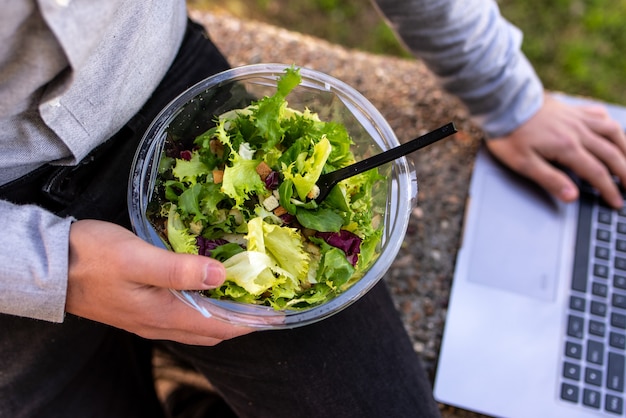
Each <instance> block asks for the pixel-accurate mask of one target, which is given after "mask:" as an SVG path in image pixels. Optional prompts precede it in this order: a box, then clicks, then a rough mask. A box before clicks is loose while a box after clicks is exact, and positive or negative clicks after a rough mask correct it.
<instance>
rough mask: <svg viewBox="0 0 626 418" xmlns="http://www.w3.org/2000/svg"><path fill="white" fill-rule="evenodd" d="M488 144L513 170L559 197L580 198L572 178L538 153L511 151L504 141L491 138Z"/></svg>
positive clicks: (567, 200) (567, 198)
mask: <svg viewBox="0 0 626 418" xmlns="http://www.w3.org/2000/svg"><path fill="white" fill-rule="evenodd" d="M487 145H488V147H489V150H490V151H491V152H492V153H493V154H494V155H495V156H496V157H498V158H499V159H500V160H501V161H502V162H503V163H505V164H506V165H508V166H509V167H510V168H511V169H512V170H513V171H515V172H517V173H518V174H520V175H522V176H524V177H527V178H529V179H530V180H532V181H534V182H536V183H537V184H538V185H539V186H541V187H543V188H544V189H545V190H546V191H547V192H548V193H550V194H551V195H553V196H555V197H556V198H557V199H559V200H562V201H564V202H572V201H574V200H576V199H577V198H578V188H577V187H576V184H575V183H574V182H573V181H572V179H571V178H570V177H569V176H567V174H565V173H564V172H563V171H562V170H560V169H558V168H556V167H554V166H553V165H552V164H549V163H548V162H547V161H546V160H545V159H543V158H542V157H541V156H539V155H538V154H535V153H511V152H510V150H509V149H508V145H507V144H506V142H504V141H500V142H499V141H498V140H491V141H488V142H487Z"/></svg>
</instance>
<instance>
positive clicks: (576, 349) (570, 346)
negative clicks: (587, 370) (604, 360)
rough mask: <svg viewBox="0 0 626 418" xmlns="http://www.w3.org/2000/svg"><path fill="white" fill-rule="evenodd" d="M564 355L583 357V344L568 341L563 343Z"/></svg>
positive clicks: (576, 357)
mask: <svg viewBox="0 0 626 418" xmlns="http://www.w3.org/2000/svg"><path fill="white" fill-rule="evenodd" d="M565 355H566V356H567V357H571V358H575V359H578V360H580V359H581V358H583V346H582V345H581V344H578V343H573V342H571V341H568V342H566V343H565Z"/></svg>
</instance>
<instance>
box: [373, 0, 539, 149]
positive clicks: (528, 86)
mask: <svg viewBox="0 0 626 418" xmlns="http://www.w3.org/2000/svg"><path fill="white" fill-rule="evenodd" d="M375 2H376V4H377V6H378V8H379V9H380V11H381V13H382V14H383V15H384V16H385V17H386V18H387V20H388V22H389V23H390V25H391V27H392V28H393V29H394V30H395V31H396V32H397V34H398V35H399V37H400V38H401V39H402V40H403V42H404V43H405V45H406V46H407V48H408V49H409V50H410V51H411V52H412V53H414V54H415V55H416V56H418V57H419V58H420V59H422V60H423V61H424V63H425V64H426V65H427V66H428V67H429V68H430V70H431V71H432V72H433V73H434V74H436V75H437V76H438V77H439V79H440V80H441V83H442V86H443V87H444V88H445V89H446V90H447V91H449V92H450V93H452V94H454V95H455V96H457V97H459V98H460V99H461V100H462V101H463V103H464V104H465V105H466V106H467V107H468V109H469V111H470V113H471V115H472V116H473V118H474V119H475V121H476V122H477V123H478V124H479V125H480V126H481V127H482V128H483V129H484V131H485V133H486V134H487V136H489V137H496V136H500V135H504V134H507V133H509V132H511V131H512V130H514V129H515V128H517V127H518V126H519V125H521V124H522V123H524V122H525V121H526V120H528V119H529V118H530V117H531V116H532V115H533V114H534V113H535V112H537V110H539V108H540V107H541V105H542V103H543V86H542V84H541V82H540V80H539V78H538V77H537V75H536V73H535V71H534V70H533V68H532V66H531V65H530V63H529V62H528V60H527V59H526V57H525V56H524V54H523V53H522V52H521V49H520V47H521V43H522V33H521V32H520V31H519V30H518V29H517V28H516V27H514V26H513V25H511V24H510V23H509V22H508V21H506V20H505V19H504V18H503V17H502V16H501V15H500V11H499V9H498V6H497V4H496V2H495V1H493V0H375Z"/></svg>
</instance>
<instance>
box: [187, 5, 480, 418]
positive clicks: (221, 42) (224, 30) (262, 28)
mask: <svg viewBox="0 0 626 418" xmlns="http://www.w3.org/2000/svg"><path fill="white" fill-rule="evenodd" d="M191 16H192V17H193V18H194V19H195V20H196V21H198V22H200V23H202V24H203V25H204V26H205V27H206V28H207V30H208V31H209V33H210V35H211V38H212V39H213V41H214V42H215V43H216V44H217V45H218V47H219V48H220V49H221V50H222V52H223V53H224V55H225V56H226V57H227V58H228V59H229V61H230V63H231V65H232V66H239V65H245V64H254V63H269V62H274V63H284V64H295V65H297V66H302V67H309V68H313V69H316V70H319V71H322V72H325V73H327V74H330V75H332V76H334V77H336V78H338V79H340V80H343V81H344V82H346V83H348V84H349V85H351V86H353V87H355V88H356V89H357V90H359V91H360V92H361V93H362V94H363V95H364V96H365V97H367V98H368V99H369V100H370V101H371V102H372V103H373V104H374V105H375V106H376V107H377V108H378V109H379V110H380V112H381V113H382V114H383V116H385V117H386V119H387V121H388V122H389V124H390V125H391V127H392V128H393V129H394V131H395V132H396V135H397V137H398V139H399V140H400V141H401V142H403V141H406V140H409V139H411V138H414V137H416V136H418V135H420V134H423V133H425V132H427V131H429V130H432V129H435V128H437V127H439V126H441V125H444V124H446V123H448V122H451V121H452V122H454V123H455V125H456V126H457V129H458V130H459V133H457V134H456V135H455V136H454V137H451V138H448V139H445V140H443V141H441V142H438V143H436V144H434V145H431V146H430V147H428V148H425V149H423V150H421V151H419V152H417V153H414V154H413V155H412V157H411V158H412V159H413V161H414V163H415V168H416V173H417V177H418V185H419V192H418V203H417V205H416V206H415V208H414V209H413V212H412V216H411V219H410V224H409V227H408V230H407V233H406V238H405V239H404V242H403V246H402V249H401V250H400V253H399V254H398V256H397V258H396V260H395V261H394V263H393V265H392V267H391V269H390V271H389V274H388V275H387V277H386V279H385V280H387V282H388V283H389V285H390V287H391V289H392V291H393V296H394V298H395V302H396V304H397V307H398V309H399V311H400V312H401V315H402V318H403V320H404V324H405V326H406V329H407V331H408V332H409V334H410V336H411V339H412V341H413V346H414V348H415V351H416V352H417V353H419V355H420V356H421V357H422V359H423V361H424V365H425V367H426V369H427V371H428V373H429V375H430V376H431V378H432V377H433V376H434V371H435V368H436V362H437V354H438V352H439V346H440V342H441V336H442V333H443V326H444V322H445V316H446V311H447V305H448V298H449V291H450V283H451V281H452V274H453V269H454V263H455V258H456V252H457V249H458V246H459V243H460V237H461V226H462V220H463V212H464V206H465V199H466V197H467V190H468V185H469V179H470V175H471V169H472V165H473V161H474V156H475V152H476V150H477V147H478V145H479V144H480V141H481V132H480V130H479V129H477V128H476V126H475V125H473V124H472V123H471V122H470V120H469V119H468V115H467V112H466V111H465V109H464V108H463V107H462V106H461V105H460V103H459V102H458V101H457V100H456V99H455V98H454V97H452V96H450V95H448V94H446V93H445V92H443V91H442V90H441V89H440V88H439V86H438V85H437V82H436V80H435V79H434V77H433V76H432V75H431V74H430V73H429V72H428V70H427V69H426V68H425V67H424V65H423V64H422V63H421V62H419V61H415V60H406V59H399V58H395V57H389V56H380V55H372V54H368V53H363V52H359V51H354V50H348V49H345V48H342V47H339V46H337V45H333V44H329V43H327V42H325V41H322V40H319V39H316V38H312V37H309V36H305V35H302V34H298V33H294V32H289V31H286V30H283V29H280V28H276V27H273V26H269V25H266V24H262V23H258V22H253V21H243V20H239V19H236V18H233V17H231V16H228V15H214V14H209V13H204V12H202V13H201V12H197V11H191ZM441 409H442V415H443V416H444V417H480V415H477V414H473V413H470V412H467V411H462V410H459V409H456V408H452V407H449V406H444V405H442V406H441Z"/></svg>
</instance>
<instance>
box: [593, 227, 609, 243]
mask: <svg viewBox="0 0 626 418" xmlns="http://www.w3.org/2000/svg"><path fill="white" fill-rule="evenodd" d="M596 239H597V240H598V241H604V242H610V241H611V231H607V230H606V229H598V230H597V231H596Z"/></svg>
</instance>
